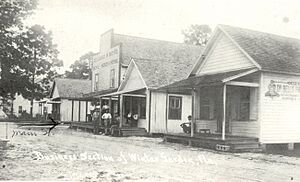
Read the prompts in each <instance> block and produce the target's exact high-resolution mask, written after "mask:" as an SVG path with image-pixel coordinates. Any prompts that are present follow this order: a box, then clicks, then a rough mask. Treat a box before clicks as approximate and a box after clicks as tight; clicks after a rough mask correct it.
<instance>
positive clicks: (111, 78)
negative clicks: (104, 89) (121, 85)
mask: <svg viewBox="0 0 300 182" xmlns="http://www.w3.org/2000/svg"><path fill="white" fill-rule="evenodd" d="M110 87H111V88H114V87H115V69H111V70H110Z"/></svg>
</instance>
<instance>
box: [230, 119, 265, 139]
mask: <svg viewBox="0 0 300 182" xmlns="http://www.w3.org/2000/svg"><path fill="white" fill-rule="evenodd" d="M230 127H231V134H232V135H237V136H247V137H258V135H259V124H258V122H257V121H232V122H231V123H230Z"/></svg>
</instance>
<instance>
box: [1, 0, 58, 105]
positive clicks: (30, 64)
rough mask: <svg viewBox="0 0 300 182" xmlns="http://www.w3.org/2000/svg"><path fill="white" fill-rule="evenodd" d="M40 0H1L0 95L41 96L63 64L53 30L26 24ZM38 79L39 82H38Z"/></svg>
mask: <svg viewBox="0 0 300 182" xmlns="http://www.w3.org/2000/svg"><path fill="white" fill-rule="evenodd" d="M36 6H37V0H23V1H21V0H18V1H11V0H2V1H0V63H1V75H0V76H1V78H0V85H1V87H0V96H2V97H6V98H8V97H10V98H11V99H13V98H14V96H15V94H16V93H18V94H22V96H23V97H24V98H32V97H34V98H41V97H44V96H46V95H47V92H46V90H49V89H48V87H49V82H50V81H51V79H52V78H53V76H55V75H56V71H55V68H56V67H59V66H61V65H62V61H60V60H58V59H57V55H58V51H57V49H56V46H55V45H54V44H53V43H52V34H51V32H46V31H45V29H44V27H42V26H40V25H34V26H32V27H25V26H24V24H23V20H24V19H25V18H26V17H28V16H29V15H31V14H32V13H33V11H34V9H35V8H36ZM37 79H38V80H39V81H37Z"/></svg>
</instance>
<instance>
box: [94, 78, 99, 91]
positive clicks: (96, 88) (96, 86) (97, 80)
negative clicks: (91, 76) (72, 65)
mask: <svg viewBox="0 0 300 182" xmlns="http://www.w3.org/2000/svg"><path fill="white" fill-rule="evenodd" d="M98 87H99V74H95V86H94V91H98Z"/></svg>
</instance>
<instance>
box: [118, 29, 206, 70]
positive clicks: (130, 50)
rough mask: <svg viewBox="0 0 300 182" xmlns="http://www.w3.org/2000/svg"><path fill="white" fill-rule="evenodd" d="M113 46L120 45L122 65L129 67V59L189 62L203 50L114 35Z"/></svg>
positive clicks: (196, 47)
mask: <svg viewBox="0 0 300 182" xmlns="http://www.w3.org/2000/svg"><path fill="white" fill-rule="evenodd" d="M113 41H114V42H113V43H114V44H113V45H114V46H115V45H117V44H122V48H121V50H122V55H121V56H122V60H123V64H125V65H129V63H130V61H131V58H142V59H153V60H171V59H172V60H173V61H177V60H178V61H180V62H189V61H190V59H193V60H194V59H195V58H198V57H199V56H200V54H201V52H202V50H203V47H201V46H195V45H188V44H183V43H176V42H169V41H163V40H155V39H148V38H141V37H135V36H128V35H121V34H114V37H113Z"/></svg>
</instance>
